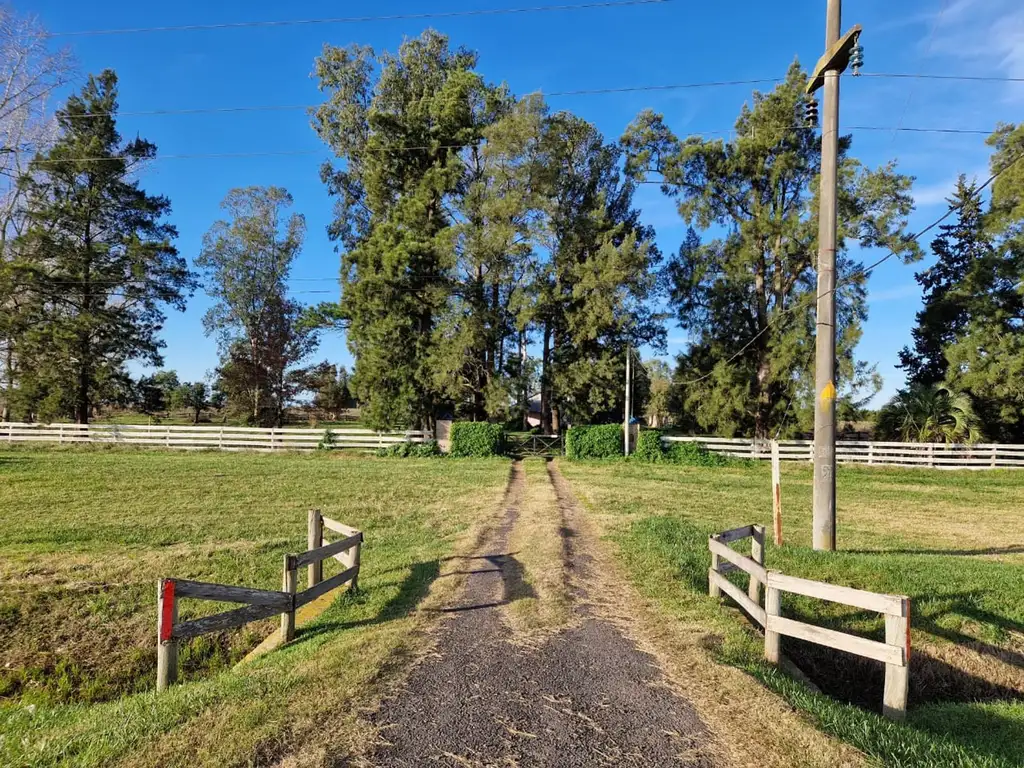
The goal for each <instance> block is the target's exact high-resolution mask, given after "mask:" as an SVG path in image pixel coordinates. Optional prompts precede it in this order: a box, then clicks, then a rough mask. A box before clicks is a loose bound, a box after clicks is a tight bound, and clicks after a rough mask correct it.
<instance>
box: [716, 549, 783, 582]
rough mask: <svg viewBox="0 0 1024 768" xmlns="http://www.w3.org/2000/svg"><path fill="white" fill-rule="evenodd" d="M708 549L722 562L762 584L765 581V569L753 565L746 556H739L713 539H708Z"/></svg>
mask: <svg viewBox="0 0 1024 768" xmlns="http://www.w3.org/2000/svg"><path fill="white" fill-rule="evenodd" d="M708 548H709V549H710V550H711V551H712V552H713V553H714V554H716V555H718V556H719V557H720V558H722V559H723V560H728V561H729V562H730V563H732V564H733V565H735V566H736V567H738V568H739V569H740V570H741V571H746V572H747V573H749V574H750V575H751V576H753V577H754V578H756V579H757V580H758V581H760V582H761V583H762V584H764V583H765V582H766V581H767V579H768V571H766V570H765V567H764V566H763V565H759V564H758V563H755V562H754V561H753V560H752V559H750V558H749V557H747V556H746V555H741V554H740V553H739V552H737V551H736V550H735V549H729V547H727V546H725V544H722V543H721V542H720V541H715V540H714V539H708Z"/></svg>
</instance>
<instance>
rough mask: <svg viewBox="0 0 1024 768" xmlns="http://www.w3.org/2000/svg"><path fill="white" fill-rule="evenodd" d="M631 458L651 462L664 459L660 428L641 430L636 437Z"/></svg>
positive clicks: (658, 461)
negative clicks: (634, 448)
mask: <svg viewBox="0 0 1024 768" xmlns="http://www.w3.org/2000/svg"><path fill="white" fill-rule="evenodd" d="M633 458H634V459H636V460H637V461H646V462H649V463H651V464H657V463H660V462H662V461H665V459H666V456H665V448H664V447H663V446H662V444H661V430H658V429H645V430H642V431H641V432H640V435H639V436H638V437H637V439H636V450H635V451H634V452H633Z"/></svg>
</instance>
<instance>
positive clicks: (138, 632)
mask: <svg viewBox="0 0 1024 768" xmlns="http://www.w3.org/2000/svg"><path fill="white" fill-rule="evenodd" d="M507 477H508V465H507V463H506V462H502V461H459V462H457V463H456V462H449V461H444V460H397V459H376V458H369V457H355V456H351V455H345V454H340V455H339V454H337V453H332V454H322V453H317V454H305V455H302V454H278V455H265V454H246V453H238V454H223V453H213V452H210V453H206V452H204V453H160V452H144V451H134V450H130V449H108V450H104V449H92V448H90V449H64V450H61V449H48V450H37V449H24V450H18V449H14V450H6V451H0V765H4V766H23V765H24V766H28V765H32V766H44V765H82V766H91V765H97V766H98V765H108V764H112V763H115V762H117V761H123V762H124V763H125V764H139V765H177V764H181V765H184V764H189V765H195V764H196V763H197V762H198V763H199V764H211V765H233V764H248V763H250V762H251V761H252V760H253V756H254V755H257V756H260V755H262V756H263V758H265V759H270V758H271V757H272V756H274V755H276V754H278V753H282V752H284V751H287V750H289V749H291V748H292V747H294V746H295V745H296V744H298V743H302V744H314V745H316V744H321V743H326V741H330V740H332V739H333V740H334V742H335V743H334V744H333V746H332V748H333V749H335V750H336V749H339V748H342V749H343V748H344V744H345V740H346V739H351V738H353V735H352V734H353V730H352V729H353V728H356V727H357V726H356V723H355V720H356V718H355V711H354V708H353V707H352V705H351V704H352V701H353V700H356V699H358V700H362V698H365V696H366V695H367V694H368V693H372V690H370V689H368V688H367V686H368V685H371V684H372V683H373V681H375V680H376V679H377V676H378V674H379V673H380V672H381V670H382V669H383V668H384V667H385V665H386V664H387V663H388V660H389V659H391V660H395V659H397V658H400V657H401V655H402V654H403V653H413V652H414V651H415V650H416V648H417V642H418V641H417V632H416V629H417V627H418V626H419V624H420V619H419V618H418V617H417V616H415V615H414V613H413V609H414V608H415V607H416V605H417V604H418V603H420V602H421V601H422V600H423V599H424V597H425V596H426V594H427V591H428V589H429V588H430V587H431V584H432V583H433V582H434V580H435V579H436V578H437V577H438V575H439V574H441V572H442V571H443V569H444V562H445V558H447V557H449V556H450V555H452V553H453V552H455V551H456V548H457V546H459V543H460V541H464V540H465V539H466V537H468V536H471V535H472V533H473V529H474V527H476V526H479V525H481V524H483V523H485V522H486V521H487V520H489V519H491V518H492V517H493V516H494V515H495V514H496V513H497V511H498V510H499V507H500V499H501V495H502V493H503V490H504V486H505V482H506V480H507ZM311 507H319V508H320V509H321V510H322V511H323V512H324V514H325V515H328V516H330V517H333V518H335V519H338V520H341V521H343V522H345V523H347V524H350V525H354V526H356V527H359V528H361V529H363V530H364V531H365V534H366V543H365V545H364V548H363V556H362V565H363V569H362V573H361V576H360V587H361V589H360V591H359V592H358V593H356V594H354V595H351V594H347V593H343V594H341V595H340V596H339V598H338V600H336V601H335V603H334V604H333V605H332V607H331V608H330V609H329V610H328V611H327V612H326V613H325V614H323V615H322V616H321V617H320V618H319V619H318V620H317V621H316V622H315V623H314V624H313V625H311V626H309V627H307V628H304V629H300V632H299V635H298V639H297V641H296V643H294V644H293V645H292V646H289V647H288V648H286V649H283V650H280V651H277V652H274V653H272V654H270V655H269V656H267V657H265V658H263V659H261V660H259V661H257V662H255V663H252V664H248V665H245V666H244V667H241V668H239V670H238V671H230V669H229V667H231V666H232V665H233V664H234V663H235V662H236V661H238V660H239V659H240V658H241V657H242V656H244V654H245V653H246V652H248V651H249V650H250V649H251V648H252V647H253V646H254V645H255V644H256V643H258V642H259V641H260V640H262V639H263V637H264V636H266V635H267V634H268V633H270V632H272V631H273V630H274V628H275V626H276V622H275V621H273V620H267V621H264V622H260V623H256V624H252V625H249V627H248V628H247V629H244V630H241V631H236V632H229V633H223V634H219V635H213V636H209V637H205V638H200V639H197V640H193V641H190V642H189V643H186V644H183V648H182V651H181V668H182V675H181V677H182V680H183V681H184V684H182V685H179V686H177V687H175V688H173V689H172V690H171V691H170V692H168V693H167V694H166V695H162V696H156V695H155V693H153V691H152V689H153V687H154V683H155V663H156V650H155V620H156V600H155V595H156V580H157V578H159V577H161V576H177V577H180V578H189V579H197V580H203V581H214V582H221V583H228V584H238V585H244V586H250V587H261V588H269V589H279V588H280V583H281V561H282V555H283V554H285V553H287V552H297V551H302V550H304V549H305V536H306V533H305V525H306V511H307V510H308V509H309V508H311ZM325 566H326V567H327V572H326V575H330V573H332V572H333V571H332V570H331V568H332V567H333V566H331V565H329V564H325ZM302 578H303V580H304V578H305V574H303V576H302ZM447 581H448V580H445V579H442V580H441V582H439V584H441V583H446V582H447ZM228 607H230V606H227V605H225V604H215V603H207V602H198V601H185V602H183V603H182V605H181V616H182V618H188V617H194V616H197V615H201V614H205V613H213V612H217V611H220V610H224V609H226V608H228ZM371 687H372V686H371ZM311 702H312V703H311ZM339 718H340V719H341V721H343V722H340V721H339ZM327 723H331V725H330V727H328V728H327V729H326V731H327V732H326V733H325V731H324V729H322V728H321V726H324V725H325V724H327ZM311 732H312V733H315V734H319V736H315V737H314V736H311V735H310V734H311ZM157 737H160V738H157ZM337 742H340V743H341V746H340V747H339V744H338V743H337Z"/></svg>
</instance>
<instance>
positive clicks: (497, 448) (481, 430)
mask: <svg viewBox="0 0 1024 768" xmlns="http://www.w3.org/2000/svg"><path fill="white" fill-rule="evenodd" d="M451 441H452V449H451V455H452V456H457V457H463V458H465V457H473V458H487V457H489V456H500V455H501V454H502V453H504V451H505V430H504V428H502V426H501V424H488V423H487V422H486V421H457V422H455V423H454V424H452V433H451Z"/></svg>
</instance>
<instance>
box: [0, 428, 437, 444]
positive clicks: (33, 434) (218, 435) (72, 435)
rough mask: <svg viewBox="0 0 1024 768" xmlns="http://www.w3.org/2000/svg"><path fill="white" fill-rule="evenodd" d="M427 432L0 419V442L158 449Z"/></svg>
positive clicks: (350, 440) (421, 437)
mask: <svg viewBox="0 0 1024 768" xmlns="http://www.w3.org/2000/svg"><path fill="white" fill-rule="evenodd" d="M432 439H433V434H432V433H431V432H424V431H420V430H406V431H404V432H375V431H373V430H372V429H359V428H354V427H353V428H348V427H346V428H339V429H333V428H330V427H328V428H324V429H302V428H299V427H283V428H280V429H264V428H261V427H228V426H223V427H221V426H194V427H186V426H164V425H160V424H153V425H145V424H139V425H136V424H22V423H15V422H0V442H2V441H4V440H6V441H7V442H8V443H21V442H46V443H58V444H60V445H63V444H73V443H104V444H110V443H116V444H124V445H148V446H152V447H156V448H179V449H185V450H222V451H277V450H289V451H294V450H299V451H305V450H313V449H316V448H365V449H367V450H373V449H377V448H386V447H388V446H389V445H394V444H396V443H403V442H411V443H422V442H426V441H428V440H432Z"/></svg>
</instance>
